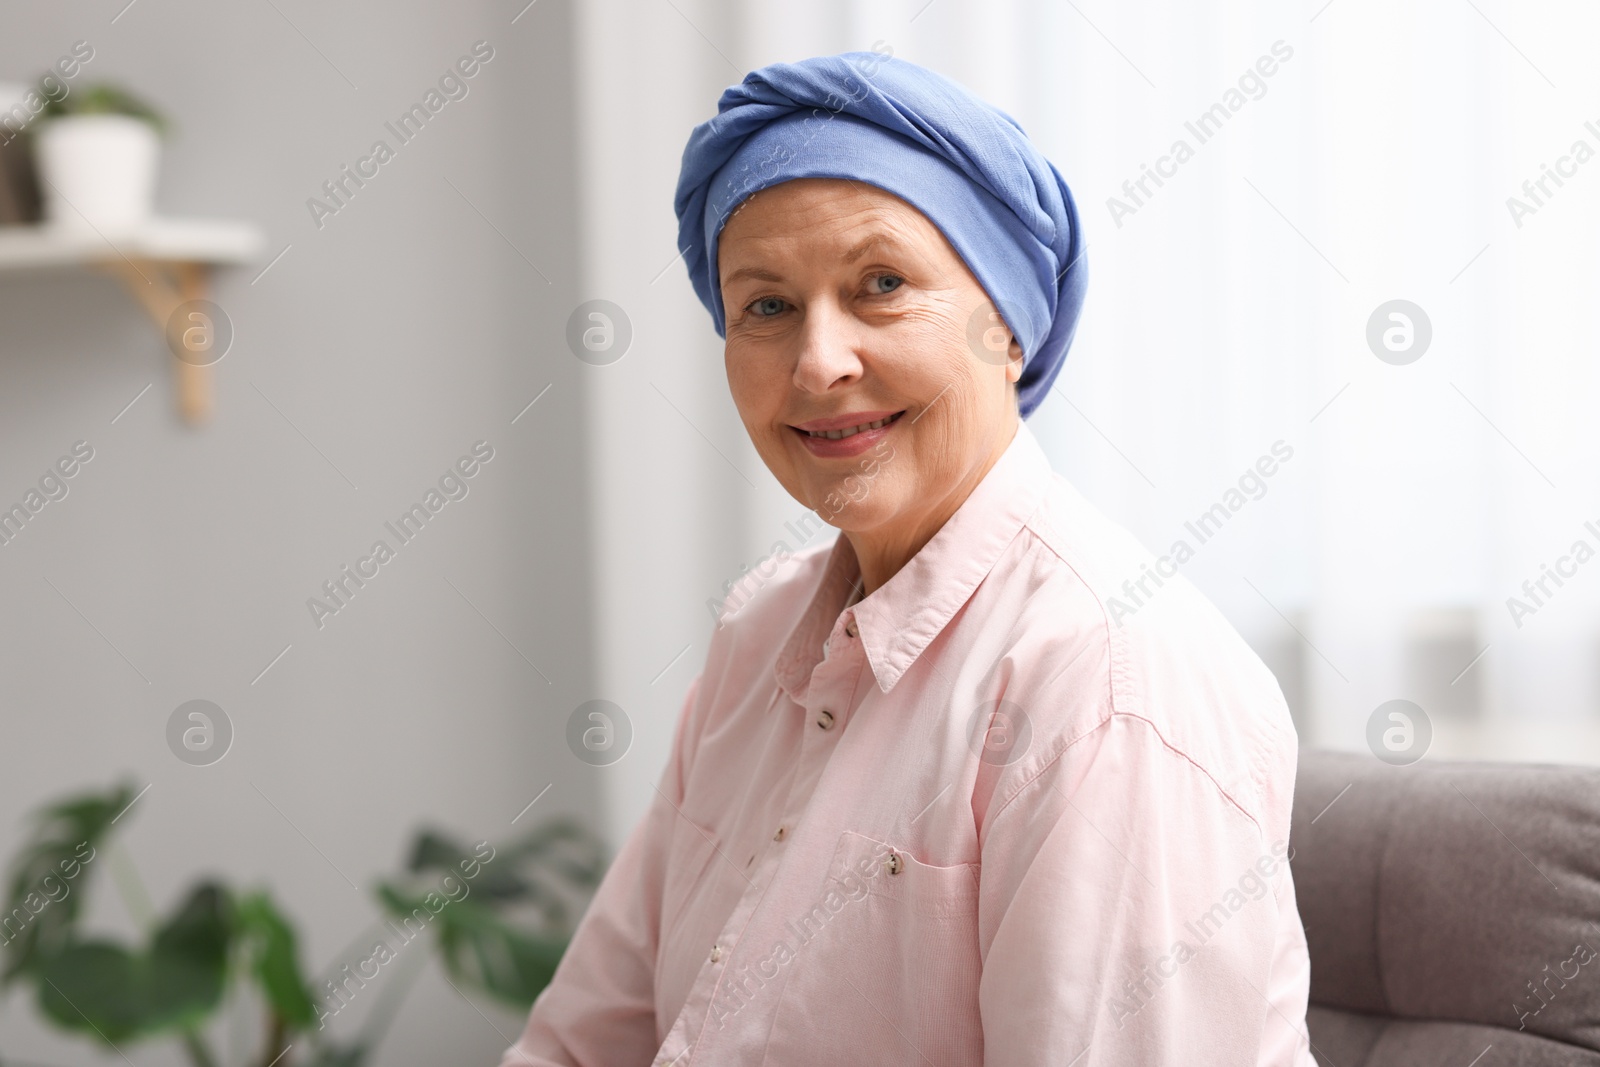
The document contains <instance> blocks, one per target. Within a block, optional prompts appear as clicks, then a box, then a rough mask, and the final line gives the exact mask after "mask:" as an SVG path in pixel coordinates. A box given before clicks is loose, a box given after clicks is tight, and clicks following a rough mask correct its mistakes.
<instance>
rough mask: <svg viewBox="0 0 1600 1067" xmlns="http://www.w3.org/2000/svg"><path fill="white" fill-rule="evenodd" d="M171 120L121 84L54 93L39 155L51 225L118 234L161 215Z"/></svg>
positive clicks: (37, 137) (43, 120)
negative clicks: (158, 201)
mask: <svg viewBox="0 0 1600 1067" xmlns="http://www.w3.org/2000/svg"><path fill="white" fill-rule="evenodd" d="M165 129H166V122H165V120H164V119H163V118H162V117H161V115H160V114H159V113H157V112H156V111H155V109H154V108H152V107H151V106H150V105H149V104H147V103H145V102H144V101H143V100H141V99H139V98H138V97H136V96H134V95H133V94H132V93H130V92H128V91H127V90H125V89H122V88H120V87H118V86H115V85H109V84H104V83H102V84H99V85H91V86H86V87H85V88H83V89H80V90H78V91H77V92H74V93H69V94H65V95H57V96H52V97H50V98H49V103H48V104H47V105H46V107H45V109H44V112H43V114H41V115H40V117H39V123H38V128H37V129H36V130H35V132H34V156H35V159H36V160H37V161H38V169H39V177H40V180H41V181H42V183H43V185H44V189H43V190H42V192H43V195H44V219H45V224H46V225H48V226H51V227H55V228H58V229H65V230H76V231H91V232H93V231H98V232H99V233H101V234H105V235H110V234H112V233H116V232H119V231H120V232H126V231H129V230H134V229H137V228H138V227H139V226H141V225H142V224H143V223H144V222H145V221H146V220H148V219H149V218H150V216H151V215H152V214H154V209H155V191H156V166H157V161H158V160H159V158H160V150H161V141H160V135H161V134H162V133H163V132H164V131H165Z"/></svg>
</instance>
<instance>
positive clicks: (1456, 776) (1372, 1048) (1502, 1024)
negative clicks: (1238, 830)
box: [1290, 750, 1600, 1067]
mask: <svg viewBox="0 0 1600 1067" xmlns="http://www.w3.org/2000/svg"><path fill="white" fill-rule="evenodd" d="M1290 847H1291V848H1292V850H1293V851H1292V853H1291V864H1292V869H1293V871H1294V880H1295V891H1296V896H1297V898H1298V901H1299V907H1300V916H1301V919H1302V921H1303V922H1304V923H1305V927H1306V942H1307V946H1308V949H1309V951H1310V956H1311V1002H1312V1004H1314V1005H1317V1006H1319V1007H1321V1008H1329V1009H1338V1012H1339V1013H1340V1014H1341V1015H1343V1014H1347V1013H1355V1016H1354V1017H1351V1018H1335V1016H1334V1015H1333V1014H1330V1013H1322V1014H1321V1015H1320V1016H1319V1017H1321V1018H1323V1019H1324V1022H1323V1023H1322V1024H1321V1025H1322V1026H1324V1027H1326V1028H1327V1029H1326V1032H1327V1033H1328V1034H1329V1035H1330V1036H1329V1038H1328V1040H1329V1041H1330V1042H1337V1043H1338V1044H1339V1045H1340V1047H1341V1048H1342V1049H1346V1050H1347V1051H1348V1050H1352V1049H1358V1048H1361V1047H1365V1048H1366V1050H1367V1052H1366V1053H1363V1054H1362V1055H1360V1056H1355V1057H1354V1060H1353V1062H1355V1063H1358V1064H1359V1063H1362V1062H1365V1060H1364V1056H1365V1055H1366V1054H1368V1053H1370V1054H1372V1055H1377V1054H1378V1052H1379V1051H1380V1050H1381V1049H1382V1048H1384V1047H1394V1046H1397V1045H1399V1044H1406V1045H1407V1047H1409V1044H1408V1043H1410V1042H1413V1041H1426V1040H1430V1039H1431V1038H1428V1037H1426V1036H1423V1037H1418V1036H1416V1035H1418V1034H1422V1035H1429V1034H1432V1035H1435V1037H1437V1035H1438V1034H1439V1033H1441V1032H1440V1031H1438V1030H1436V1029H1432V1028H1427V1027H1424V1028H1423V1029H1422V1030H1415V1029H1412V1028H1404V1029H1402V1030H1398V1031H1397V1030H1395V1029H1394V1028H1393V1027H1389V1026H1386V1025H1385V1017H1387V1018H1389V1019H1398V1020H1406V1021H1412V1022H1417V1023H1423V1022H1426V1023H1468V1024H1476V1025H1477V1026H1480V1027H1481V1026H1487V1027H1497V1028H1503V1029H1507V1030H1509V1031H1511V1032H1513V1033H1517V1032H1518V1031H1521V1032H1520V1033H1517V1036H1518V1037H1522V1036H1527V1035H1535V1036H1539V1037H1543V1038H1548V1039H1550V1040H1551V1041H1555V1042H1561V1043H1564V1044H1565V1045H1569V1046H1575V1047H1576V1049H1579V1050H1581V1049H1588V1050H1594V1051H1600V770H1594V769H1588V768H1579V767H1557V766H1548V765H1538V766H1535V765H1528V764H1502V763H1452V762H1447V761H1431V760H1429V761H1423V762H1421V763H1417V764H1414V765H1412V766H1409V767H1391V766H1389V765H1387V764H1385V763H1382V762H1380V761H1378V760H1377V759H1374V758H1373V757H1371V756H1369V755H1365V754H1362V755H1356V754H1351V753H1338V752H1325V751H1316V750H1306V751H1303V752H1302V753H1301V756H1300V769H1299V778H1298V781H1297V783H1296V788H1295V800H1294V823H1293V829H1292V833H1291V836H1290ZM1360 1016H1375V1017H1379V1018H1378V1019H1377V1020H1376V1021H1375V1022H1374V1025H1378V1026H1381V1027H1384V1028H1383V1029H1381V1030H1377V1031H1374V1030H1372V1029H1371V1028H1370V1027H1368V1026H1367V1024H1366V1023H1365V1022H1363V1021H1362V1020H1361V1018H1360ZM1469 1031H1470V1028H1468V1031H1460V1032H1462V1033H1468V1034H1469V1036H1468V1037H1464V1038H1462V1040H1463V1041H1465V1043H1466V1044H1471V1042H1472V1041H1476V1040H1478V1037H1479V1036H1482V1035H1477V1034H1471V1033H1470V1032H1469ZM1451 1032H1452V1033H1454V1032H1457V1031H1451ZM1335 1034H1337V1036H1333V1035H1335ZM1491 1036H1492V1035H1491ZM1491 1036H1484V1037H1483V1041H1482V1042H1481V1043H1480V1044H1479V1046H1478V1048H1477V1049H1474V1050H1472V1052H1471V1054H1469V1055H1468V1056H1467V1058H1466V1059H1462V1060H1459V1061H1458V1067H1466V1063H1467V1061H1468V1060H1470V1059H1471V1057H1472V1055H1476V1054H1477V1052H1478V1051H1480V1050H1481V1049H1482V1048H1483V1047H1484V1046H1485V1045H1488V1044H1491V1043H1493V1044H1494V1045H1495V1047H1496V1051H1497V1053H1498V1052H1499V1051H1500V1050H1501V1049H1502V1048H1507V1047H1510V1046H1511V1045H1512V1044H1513V1042H1512V1040H1511V1039H1510V1038H1509V1037H1505V1035H1500V1036H1502V1037H1504V1040H1503V1041H1492V1040H1491ZM1312 1039H1313V1041H1316V1043H1317V1044H1319V1045H1320V1044H1322V1042H1321V1041H1318V1040H1317V1033H1316V1028H1313V1034H1312ZM1369 1039H1370V1040H1369ZM1452 1040H1453V1039H1452ZM1362 1042H1367V1044H1366V1045H1365V1046H1363V1045H1362ZM1466 1044H1462V1045H1460V1048H1463V1049H1464V1048H1465V1047H1466ZM1452 1047H1455V1046H1452ZM1334 1059H1335V1061H1336V1062H1338V1064H1339V1067H1350V1064H1348V1063H1346V1062H1345V1061H1344V1060H1342V1059H1339V1058H1338V1057H1337V1056H1335V1057H1334ZM1372 1062H1373V1063H1374V1064H1376V1063H1377V1062H1378V1061H1376V1060H1374V1061H1372ZM1394 1062H1400V1061H1398V1060H1396V1061H1394ZM1406 1062H1419V1063H1420V1062H1423V1061H1422V1060H1408V1061H1406ZM1427 1062H1432V1061H1431V1060H1429V1061H1427ZM1491 1062H1492V1063H1495V1064H1498V1063H1501V1062H1510V1061H1502V1060H1500V1059H1498V1058H1496V1057H1489V1058H1488V1059H1486V1060H1485V1061H1484V1063H1483V1064H1482V1065H1481V1067H1489V1064H1490V1063H1491ZM1528 1062H1540V1063H1543V1062H1550V1063H1555V1062H1567V1061H1564V1060H1562V1061H1558V1060H1549V1061H1545V1060H1538V1061H1533V1060H1530V1061H1528ZM1572 1062H1590V1060H1589V1059H1582V1060H1574V1061H1572Z"/></svg>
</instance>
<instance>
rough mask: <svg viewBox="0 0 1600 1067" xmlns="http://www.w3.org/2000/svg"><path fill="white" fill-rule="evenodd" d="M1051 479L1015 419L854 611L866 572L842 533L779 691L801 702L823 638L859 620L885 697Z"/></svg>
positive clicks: (1046, 463) (782, 663) (782, 665)
mask: <svg viewBox="0 0 1600 1067" xmlns="http://www.w3.org/2000/svg"><path fill="white" fill-rule="evenodd" d="M1053 477H1054V471H1053V470H1052V469H1051V467H1050V460H1049V458H1048V457H1046V456H1045V454H1044V450H1043V449H1042V448H1040V447H1039V442H1038V439H1037V438H1035V437H1034V436H1033V433H1032V431H1030V430H1029V429H1028V425H1027V423H1025V422H1019V423H1018V424H1017V432H1016V436H1015V437H1013V438H1012V439H1011V443H1010V444H1008V445H1007V446H1006V450H1005V451H1004V452H1003V453H1001V455H1000V458H999V459H998V460H996V461H995V465H994V466H993V467H991V468H989V471H988V473H986V474H985V475H984V476H983V479H982V481H980V482H979V483H978V484H977V486H976V487H975V488H974V489H973V490H972V492H971V493H970V494H969V495H968V496H967V499H966V500H964V501H963V502H962V504H961V506H960V507H959V508H957V509H956V512H955V514H954V515H951V516H950V518H949V519H948V520H947V521H946V522H945V524H944V525H943V526H941V527H940V528H939V530H938V532H937V533H935V534H934V535H933V537H932V538H931V539H930V540H929V541H928V543H927V544H925V545H923V546H922V549H921V550H920V551H918V552H917V554H916V555H914V556H912V557H911V559H910V560H909V561H907V562H906V564H905V566H903V567H901V568H900V570H899V571H897V572H896V573H895V575H894V576H893V577H892V578H890V579H889V580H888V581H887V582H885V583H884V584H883V585H882V586H880V587H879V588H877V589H875V590H873V591H872V593H871V594H870V595H868V596H867V597H865V598H864V599H862V600H861V601H860V602H859V603H857V604H856V605H855V606H853V607H850V608H845V607H844V603H845V601H846V600H847V599H848V598H849V595H850V591H851V589H853V588H854V586H855V584H856V583H857V582H859V581H860V578H861V567H860V563H859V562H858V561H857V559H856V554H855V548H854V547H853V546H852V545H851V543H850V539H849V538H848V537H845V536H844V535H843V534H840V535H839V536H838V537H837V538H836V539H835V540H834V543H833V549H832V550H831V551H830V552H829V555H828V562H827V564H826V566H825V567H824V568H823V572H822V577H821V578H820V579H819V581H818V582H817V585H816V588H815V591H814V593H813V595H812V597H811V603H810V605H809V606H808V607H807V608H806V610H805V613H804V614H803V615H802V616H801V617H800V621H799V622H798V623H796V624H795V627H794V629H793V630H792V631H790V633H789V637H788V639H787V640H786V641H785V643H784V645H783V648H782V650H781V651H780V652H779V654H778V659H777V663H776V664H775V665H774V668H773V671H774V675H775V676H776V678H777V682H778V685H779V686H780V687H782V688H783V690H784V691H785V692H787V693H788V694H789V696H790V697H792V698H793V699H794V700H796V701H803V700H804V699H805V692H806V690H807V689H808V688H809V687H810V679H811V672H812V671H813V670H814V669H815V668H816V665H817V664H818V663H819V662H820V661H821V660H822V642H823V640H824V639H825V638H828V637H829V635H830V633H832V632H834V631H835V627H838V628H839V630H840V631H842V629H843V627H844V626H845V625H846V624H847V623H848V622H849V621H850V620H851V619H852V618H853V619H854V621H855V624H856V628H857V631H858V633H859V636H860V640H861V643H862V648H863V649H864V650H865V652H866V655H867V662H868V663H869V664H871V666H872V674H873V677H874V678H876V679H877V682H878V688H879V689H880V690H882V691H883V692H885V693H887V692H889V690H890V689H892V688H894V685H895V683H896V682H898V681H899V680H900V678H901V676H902V675H904V674H905V673H906V671H907V670H909V669H910V667H911V665H912V664H913V663H914V662H916V659H917V657H918V656H920V655H921V654H922V650H923V649H925V648H927V647H928V644H929V643H930V642H931V641H932V640H933V639H934V638H935V637H937V636H938V635H939V633H940V631H942V630H943V629H944V627H945V625H946V624H947V623H948V622H949V621H950V619H951V617H952V616H954V615H955V613H956V612H957V611H958V610H960V608H961V606H962V605H963V604H965V603H966V602H967V600H968V599H969V598H971V596H972V592H973V590H974V589H976V588H977V587H978V583H979V582H981V581H982V580H983V579H984V577H985V576H986V575H988V573H989V572H990V571H991V570H992V569H993V568H994V565H995V562H996V561H997V560H998V559H999V558H1000V554H1001V553H1002V552H1003V551H1005V548H1006V546H1007V545H1009V544H1010V543H1011V542H1012V540H1013V539H1015V537H1016V536H1017V533H1018V531H1020V530H1021V529H1022V524H1023V523H1024V522H1026V521H1027V520H1028V518H1029V517H1031V516H1032V515H1033V513H1034V511H1035V510H1036V509H1037V508H1038V506H1039V503H1040V501H1041V500H1042V499H1043V497H1044V494H1045V491H1046V490H1047V489H1048V488H1049V486H1050V481H1051V479H1052V478H1053ZM841 609H842V613H841ZM834 639H835V640H837V639H838V638H837V636H836V637H835V638H834Z"/></svg>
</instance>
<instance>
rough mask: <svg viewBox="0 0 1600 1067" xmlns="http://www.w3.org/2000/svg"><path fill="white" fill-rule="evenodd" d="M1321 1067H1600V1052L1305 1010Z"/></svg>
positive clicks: (1512, 1034)
mask: <svg viewBox="0 0 1600 1067" xmlns="http://www.w3.org/2000/svg"><path fill="white" fill-rule="evenodd" d="M1306 1026H1307V1028H1308V1029H1309V1030H1310V1031H1311V1044H1312V1050H1311V1054H1312V1056H1313V1057H1314V1058H1315V1059H1316V1061H1317V1064H1318V1065H1319V1067H1600V1052H1590V1051H1589V1050H1587V1049H1581V1048H1578V1047H1577V1046H1575V1045H1568V1044H1566V1043H1565V1042H1562V1041H1552V1040H1550V1039H1549V1038H1547V1037H1537V1036H1535V1035H1533V1034H1530V1033H1527V1032H1526V1031H1524V1032H1522V1033H1518V1032H1517V1031H1515V1030H1506V1029H1502V1028H1500V1027H1497V1026H1479V1025H1477V1024H1475V1023H1440V1022H1412V1021H1410V1020H1405V1019H1385V1018H1382V1017H1381V1016H1377V1015H1357V1014H1356V1013H1354V1012H1347V1011H1337V1010H1335V1009H1333V1008H1319V1007H1317V1006H1316V1005H1312V1007H1311V1008H1310V1009H1309V1010H1308V1011H1307V1012H1306Z"/></svg>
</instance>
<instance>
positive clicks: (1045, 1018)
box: [979, 714, 1310, 1067]
mask: <svg viewBox="0 0 1600 1067" xmlns="http://www.w3.org/2000/svg"><path fill="white" fill-rule="evenodd" d="M1274 829H1280V828H1278V827H1274ZM1281 832H1282V834H1283V837H1284V838H1285V839H1286V838H1287V821H1286V820H1285V821H1284V825H1283V826H1282V827H1281ZM1267 836H1268V835H1267V834H1266V833H1265V832H1264V831H1263V830H1262V829H1261V828H1260V827H1258V824H1257V823H1256V821H1255V820H1254V819H1252V818H1251V817H1250V816H1249V815H1247V814H1246V813H1245V811H1244V810H1243V809H1242V808H1240V807H1239V806H1238V805H1237V804H1235V803H1234V802H1233V800H1232V799H1231V798H1229V796H1228V795H1227V794H1226V793H1225V792H1224V791H1223V789H1222V788H1221V787H1220V786H1219V785H1218V783H1217V782H1215V781H1214V780H1213V779H1212V778H1211V777H1210V776H1209V775H1208V774H1206V773H1205V771H1203V770H1202V769H1201V768H1200V767H1198V766H1196V765H1195V764H1194V763H1193V762H1192V761H1190V760H1189V759H1188V758H1186V757H1185V756H1184V755H1183V754H1182V753H1180V752H1178V751H1176V750H1174V749H1173V748H1171V747H1169V746H1168V745H1167V744H1166V743H1165V742H1164V741H1163V740H1162V738H1161V736H1160V735H1159V734H1158V733H1157V731H1156V728H1155V727H1154V726H1153V725H1152V724H1151V723H1150V722H1148V721H1147V720H1145V719H1142V718H1139V717H1136V716H1132V715H1125V714H1123V715H1113V716H1111V717H1110V719H1109V720H1108V721H1107V722H1106V723H1104V724H1103V725H1101V726H1100V727H1098V728H1097V729H1096V730H1094V731H1093V732H1091V733H1090V734H1089V735H1087V736H1086V737H1084V738H1081V739H1079V740H1078V741H1076V742H1073V743H1072V744H1070V745H1069V746H1068V747H1067V748H1066V750H1065V752H1064V753H1063V754H1062V755H1061V756H1060V757H1058V758H1057V759H1055V760H1054V761H1053V762H1052V763H1051V764H1049V765H1048V766H1046V767H1045V769H1044V770H1043V771H1042V772H1041V773H1039V774H1038V775H1037V777H1035V778H1034V779H1033V780H1032V781H1030V782H1028V783H1026V784H1024V785H1022V786H1021V787H1020V788H1019V789H1018V791H1017V792H1016V793H1015V795H1014V796H1012V797H1011V799H1010V800H1009V801H1007V802H1006V803H1005V805H1004V807H1003V808H1002V809H1000V810H999V811H998V812H997V813H996V814H995V815H994V816H993V819H992V821H991V823H990V826H989V828H988V831H987V836H986V837H985V839H984V840H983V842H982V849H981V861H982V868H981V869H982V875H981V878H980V895H979V939H980V951H981V952H982V955H983V961H984V962H983V973H982V978H981V980H980V984H979V1010H980V1014H981V1018H982V1023H983V1034H984V1063H985V1064H986V1065H988V1067H1033V1065H1038V1067H1043V1065H1045V1064H1052V1065H1056V1067H1060V1065H1064V1064H1071V1065H1072V1067H1120V1065H1124V1064H1141V1065H1157V1064H1188V1063H1226V1064H1235V1065H1251V1064H1262V1065H1264V1064H1268V1063H1272V1064H1277V1065H1282V1067H1290V1065H1299V1064H1304V1063H1309V1062H1310V1060H1309V1057H1308V1055H1307V1054H1306V1053H1305V1052H1304V1050H1305V1049H1306V1042H1305V1041H1304V1040H1303V1039H1302V1038H1299V1037H1298V1032H1297V1031H1293V1030H1292V1024H1290V1023H1288V1021H1287V1018H1281V1019H1275V1018H1274V1016H1276V1015H1282V1008H1281V1007H1280V1006H1279V1005H1277V1004H1274V1003H1269V999H1268V998H1269V996H1273V995H1274V994H1276V993H1278V992H1279V991H1281V990H1283V989H1284V988H1286V986H1285V977H1286V976H1283V975H1277V976H1274V974H1273V973H1272V971H1273V968H1274V964H1275V962H1277V963H1278V966H1279V968H1280V969H1282V966H1283V964H1282V962H1281V959H1280V955H1281V954H1279V953H1278V952H1276V951H1275V945H1276V943H1277V941H1278V939H1279V936H1280V930H1281V929H1283V928H1284V912H1285V909H1287V911H1288V912H1289V913H1290V914H1289V916H1288V917H1289V918H1291V919H1294V920H1295V921H1294V925H1295V926H1296V927H1298V919H1297V918H1296V915H1295V913H1294V895H1293V882H1292V879H1291V877H1290V873H1289V864H1288V861H1287V859H1286V856H1287V851H1288V843H1287V840H1280V841H1272V840H1268V839H1267ZM1291 977H1292V976H1291ZM1299 1010H1300V1012H1301V1016H1300V1017H1301V1018H1303V1013H1304V1004H1303V1003H1302V1004H1301V1005H1300V1008H1299Z"/></svg>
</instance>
